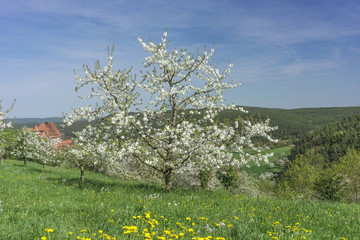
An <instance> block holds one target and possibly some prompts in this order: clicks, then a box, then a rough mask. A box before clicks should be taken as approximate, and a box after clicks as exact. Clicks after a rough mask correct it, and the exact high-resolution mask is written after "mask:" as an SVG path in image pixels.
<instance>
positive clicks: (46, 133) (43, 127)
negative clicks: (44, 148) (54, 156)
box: [29, 122, 72, 149]
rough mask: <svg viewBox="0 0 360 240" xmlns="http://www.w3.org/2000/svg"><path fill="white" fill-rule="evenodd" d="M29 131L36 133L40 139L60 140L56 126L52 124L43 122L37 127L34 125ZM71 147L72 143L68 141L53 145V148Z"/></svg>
mask: <svg viewBox="0 0 360 240" xmlns="http://www.w3.org/2000/svg"><path fill="white" fill-rule="evenodd" d="M29 130H30V131H33V132H36V133H37V134H39V135H40V136H41V137H48V138H61V134H60V132H59V130H57V128H56V126H55V125H54V124H53V123H49V122H45V123H41V124H40V125H39V126H37V125H35V127H34V128H29ZM70 146H72V141H71V140H70V139H68V140H65V141H62V142H58V143H56V144H54V145H53V147H54V148H57V149H59V148H62V147H70Z"/></svg>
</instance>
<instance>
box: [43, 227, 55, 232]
mask: <svg viewBox="0 0 360 240" xmlns="http://www.w3.org/2000/svg"><path fill="white" fill-rule="evenodd" d="M45 232H48V233H51V232H54V229H51V228H45Z"/></svg>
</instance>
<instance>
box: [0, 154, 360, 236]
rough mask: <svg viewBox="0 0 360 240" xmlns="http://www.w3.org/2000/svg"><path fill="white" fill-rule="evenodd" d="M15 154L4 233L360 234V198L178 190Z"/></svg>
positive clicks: (7, 180) (4, 201)
mask: <svg viewBox="0 0 360 240" xmlns="http://www.w3.org/2000/svg"><path fill="white" fill-rule="evenodd" d="M78 179H79V172H78V170H76V169H67V168H60V167H57V168H54V167H47V168H46V171H45V172H42V166H41V165H38V164H36V163H33V162H29V163H28V166H27V167H23V163H22V162H21V161H17V160H5V161H4V164H3V165H0V181H1V184H0V239H42V240H44V239H144V240H145V239H218V240H219V239H239V240H240V239H360V234H359V233H360V219H359V216H360V205H357V204H344V203H335V202H313V201H304V200H302V201H293V200H279V199H276V198H270V197H268V198H260V197H259V198H252V197H248V196H241V195H235V194H232V193H228V192H225V191H205V190H201V191H200V190H184V189H174V190H173V191H172V192H171V193H167V192H165V191H164V190H163V186H159V185H151V184H145V183H139V182H129V181H123V180H120V179H116V178H110V177H107V176H105V175H102V174H96V173H91V172H87V173H86V179H85V183H83V184H81V183H79V181H78Z"/></svg>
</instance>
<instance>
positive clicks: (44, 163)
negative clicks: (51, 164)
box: [42, 163, 45, 172]
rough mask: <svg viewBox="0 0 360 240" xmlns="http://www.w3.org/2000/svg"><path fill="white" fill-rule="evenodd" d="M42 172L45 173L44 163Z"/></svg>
mask: <svg viewBox="0 0 360 240" xmlns="http://www.w3.org/2000/svg"><path fill="white" fill-rule="evenodd" d="M42 171H43V172H45V163H43V169H42Z"/></svg>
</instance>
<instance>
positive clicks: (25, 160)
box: [24, 158, 27, 166]
mask: <svg viewBox="0 0 360 240" xmlns="http://www.w3.org/2000/svg"><path fill="white" fill-rule="evenodd" d="M26 162H27V159H26V158H24V166H26Z"/></svg>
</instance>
